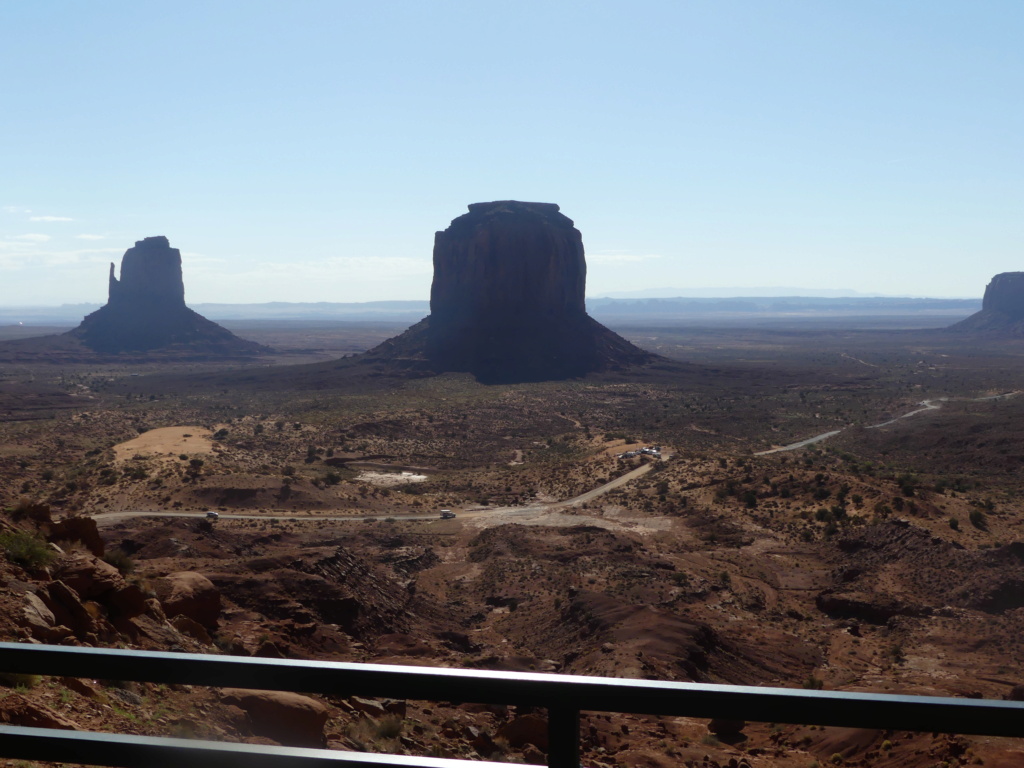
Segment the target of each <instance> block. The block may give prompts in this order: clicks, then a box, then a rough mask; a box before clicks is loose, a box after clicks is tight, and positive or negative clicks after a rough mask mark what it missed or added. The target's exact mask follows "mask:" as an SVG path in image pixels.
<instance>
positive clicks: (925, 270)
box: [0, 0, 1024, 305]
mask: <svg viewBox="0 0 1024 768" xmlns="http://www.w3.org/2000/svg"><path fill="white" fill-rule="evenodd" d="M1022 39H1024V3H1020V2H1018V0H1013V1H1012V2H1011V1H1009V0H1007V1H1004V2H999V1H992V2H973V1H968V0H964V1H963V2H944V1H943V0H931V1H930V2H927V3H923V2H895V3H894V2H889V1H887V2H872V1H867V2H856V3H840V2H834V3H833V2H810V0H806V1H804V2H786V1H785V0H779V1H778V2H752V1H751V0H746V1H745V2H732V1H731V0H715V1H714V2H712V1H711V0H708V1H707V2H682V1H680V2H633V3H630V4H629V5H628V6H627V5H626V4H625V3H618V2H617V3H611V2H601V1H600V0H597V1H592V2H560V3H559V2H533V1H532V0H517V2H515V3H500V4H499V3H489V2H480V0H474V1H470V0H466V1H464V2H463V1H460V2H444V1H438V2H434V1H431V2H423V1H422V0H420V1H419V2H387V1H386V0H384V1H382V2H375V3H366V2H360V3H355V2H326V1H319V0H307V1H305V2H303V1H302V0H298V1H296V2H290V3H287V4H285V3H279V2H260V1H259V0H250V1H248V2H232V3H225V2H216V1H215V0H214V1H212V2H202V3H199V2H189V1H187V0H181V1H179V2H175V3H149V2H141V3H140V2H114V1H104V0H96V2H89V3H83V2H80V0H75V1H74V2H71V1H67V2H62V1H57V0H53V1H50V0H39V2H32V3H25V2H20V3H19V2H8V3H2V4H0V67H2V72H3V73H4V74H3V78H2V80H0V98H2V105H3V107H2V118H0V141H2V145H3V162H2V166H0V305H24V304H60V303H78V302H102V301H104V300H105V298H106V269H107V267H106V265H107V263H108V262H110V261H111V260H118V261H119V259H120V256H121V254H122V253H123V252H124V250H125V249H126V248H128V247H130V246H131V245H132V244H133V243H134V241H135V240H138V239H141V238H143V237H146V236H149V235H157V234H163V235H166V236H168V237H169V238H170V240H171V244H172V245H174V246H175V247H178V248H180V249H181V250H182V253H183V257H184V263H185V286H186V297H187V299H188V300H189V301H190V302H193V303H198V302H209V301H226V302H262V301H275V300H277V301H368V300H379V299H417V298H426V297H427V296H428V293H429V285H430V277H431V261H430V256H431V248H432V245H433V233H434V231H435V230H438V229H443V228H444V227H446V226H447V224H448V222H449V221H450V220H451V219H453V218H454V217H456V216H458V215H460V214H461V213H463V212H464V211H465V206H466V205H467V204H468V203H471V202H476V201H483V200H495V199H508V198H514V199H520V200H539V201H545V202H556V203H558V204H559V205H561V207H562V211H563V212H564V213H565V214H566V215H568V216H569V217H570V218H572V219H573V220H574V221H575V222H576V225H577V227H578V228H579V229H580V231H581V232H582V233H583V240H584V244H585V246H586V249H587V259H588V267H589V280H588V295H591V296H600V295H605V294H607V293H608V292H613V291H628V290H640V289H649V288H706V287H717V286H729V287H754V286H797V287H813V288H822V289H838V288H845V289H852V290H856V291H861V292H865V293H880V294H891V295H929V296H979V295H980V294H981V292H982V291H983V290H984V286H985V284H986V283H987V282H988V280H989V278H990V277H991V276H992V275H993V274H995V273H998V272H1004V271H1015V270H1024V142H1022V140H1021V137H1022V136H1024V98H1022V97H1021V96H1022V94H1024V46H1022V45H1021V40H1022Z"/></svg>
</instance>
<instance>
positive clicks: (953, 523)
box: [949, 517, 960, 531]
mask: <svg viewBox="0 0 1024 768" xmlns="http://www.w3.org/2000/svg"><path fill="white" fill-rule="evenodd" d="M949 527H950V528H952V529H953V530H954V531H959V530H960V521H959V520H957V519H956V518H955V517H951V518H949Z"/></svg>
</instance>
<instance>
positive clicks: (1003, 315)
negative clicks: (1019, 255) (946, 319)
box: [946, 272, 1024, 336]
mask: <svg viewBox="0 0 1024 768" xmlns="http://www.w3.org/2000/svg"><path fill="white" fill-rule="evenodd" d="M946 330H949V331H959V332H963V333H987V334H993V335H1000V334H1001V335H1008V336H1024V272H1002V273H1000V274H998V275H996V276H995V277H993V278H992V280H991V282H989V284H988V285H987V286H986V287H985V298H984V299H982V302H981V311H980V312H975V313H974V314H973V315H971V316H970V317H968V318H967V319H966V320H961V321H960V322H959V323H956V324H954V325H951V326H949V328H947V329H946Z"/></svg>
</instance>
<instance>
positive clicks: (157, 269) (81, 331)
mask: <svg viewBox="0 0 1024 768" xmlns="http://www.w3.org/2000/svg"><path fill="white" fill-rule="evenodd" d="M68 335H70V336H73V337H76V338H78V339H79V340H81V341H82V342H83V343H84V344H85V345H86V346H88V347H91V348H92V349H93V350H95V351H97V352H103V353H121V352H149V351H154V350H162V349H176V350H182V349H190V350H193V351H195V352H198V353H211V354H229V355H239V354H241V355H251V354H258V353H259V352H260V351H262V349H263V348H262V347H261V346H260V345H259V344H256V343H254V342H251V341H245V340H243V339H240V338H238V337H237V336H235V335H234V334H233V333H231V332H230V331H229V330H227V329H226V328H222V327H221V326H219V325H217V324H216V323H214V322H211V321H209V320H207V319H206V318H205V317H203V316H202V315H200V314H198V313H196V312H193V311H192V310H191V309H189V308H188V307H186V306H185V284H184V281H183V279H182V274H181V252H180V251H179V250H178V249H177V248H171V244H170V242H168V240H167V238H166V237H162V236H160V237H147V238H145V239H144V240H139V241H138V242H136V243H135V247H134V248H129V249H128V250H127V251H125V254H124V256H123V257H122V259H121V279H120V280H118V279H117V277H115V276H114V265H113V264H111V265H110V288H109V298H108V300H107V303H106V304H105V305H104V306H103V307H101V308H100V309H98V310H96V311H95V312H93V313H92V314H90V315H88V316H86V318H85V319H84V320H82V323H81V325H79V326H78V327H77V328H76V329H74V330H73V331H69V333H68Z"/></svg>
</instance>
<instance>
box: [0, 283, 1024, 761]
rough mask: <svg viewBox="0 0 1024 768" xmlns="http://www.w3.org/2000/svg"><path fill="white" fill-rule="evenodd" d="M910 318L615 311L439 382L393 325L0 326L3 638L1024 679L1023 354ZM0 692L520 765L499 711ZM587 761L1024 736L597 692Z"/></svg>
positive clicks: (725, 674) (71, 720)
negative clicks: (689, 318) (108, 332)
mask: <svg viewBox="0 0 1024 768" xmlns="http://www.w3.org/2000/svg"><path fill="white" fill-rule="evenodd" d="M179 272H180V268H179ZM1019 298H1020V297H1017V300H1019ZM989 309H991V307H989ZM983 311H986V310H983ZM591 322H592V321H591ZM904 324H905V323H900V322H896V321H892V322H891V323H890V325H891V327H885V323H884V322H882V321H879V320H877V318H876V319H875V320H873V321H871V322H868V323H863V322H861V323H860V324H858V322H857V321H854V320H851V321H850V324H849V325H850V327H847V328H843V327H836V323H833V324H832V325H830V327H829V328H828V329H826V330H822V329H820V327H818V325H817V324H816V323H806V324H801V323H800V322H795V323H793V322H790V323H789V324H788V325H786V326H785V327H780V328H772V327H766V326H763V325H759V326H757V327H749V328H743V327H736V326H735V325H734V324H732V325H718V326H707V327H687V326H685V325H673V324H671V323H664V322H663V323H660V324H657V325H654V326H642V325H641V326H636V325H632V326H631V325H628V324H625V325H622V326H620V327H618V328H617V329H616V330H617V331H618V333H617V334H612V331H609V330H607V329H604V330H601V331H599V334H612V335H613V336H614V337H615V338H616V339H621V342H620V341H615V342H614V343H613V345H612V346H611V347H608V349H620V350H625V353H626V354H627V355H628V356H631V357H629V360H628V362H627V364H625V365H619V364H617V363H616V364H608V363H607V362H606V360H607V359H608V358H603V359H602V360H598V358H593V360H594V362H593V365H592V370H589V371H579V370H576V371H574V373H575V374H576V375H572V376H568V377H566V376H564V375H561V372H559V373H560V375H558V376H554V377H552V378H551V379H550V380H537V379H543V378H544V377H543V376H538V375H537V369H536V368H535V367H533V364H532V363H531V367H530V368H529V369H528V370H527V371H526V373H525V376H524V378H525V379H526V380H525V381H503V382H496V381H493V379H494V378H495V376H494V375H493V371H494V370H495V369H494V368H493V366H492V365H491V364H490V363H489V364H488V365H489V366H491V367H488V368H487V369H486V370H485V371H484V373H483V375H482V377H480V378H483V379H484V381H481V380H480V378H478V376H477V375H475V374H474V373H473V371H472V370H468V371H461V372H460V371H455V372H444V371H438V370H431V369H430V366H431V365H434V363H433V362H432V358H431V357H430V353H429V351H428V352H427V353H426V354H425V355H423V356H420V357H416V355H417V354H418V353H416V352H415V350H412V351H410V345H411V343H412V342H409V341H408V338H409V337H408V335H407V336H403V337H399V338H400V339H404V341H400V343H398V344H395V343H394V342H391V341H388V339H389V338H390V337H392V336H394V334H395V328H394V326H393V325H389V324H387V323H383V324H377V325H374V324H372V323H370V324H367V323H361V324H359V325H358V327H356V328H353V327H352V326H351V325H349V324H346V323H336V324H331V323H323V324H320V325H318V326H316V327H312V328H311V327H309V326H306V325H303V326H294V325H288V324H282V325H278V326H276V327H275V326H274V325H272V324H269V325H268V324H266V323H260V324H256V325H252V326H250V327H248V328H247V329H246V331H247V332H246V333H245V334H244V338H245V339H246V343H248V344H249V345H250V346H249V347H248V348H249V349H251V350H257V351H258V354H256V355H254V356H253V357H252V359H251V360H237V359H229V360H227V361H225V360H222V359H219V358H218V357H217V356H211V355H210V354H208V353H207V351H206V350H204V349H200V350H199V352H198V353H197V354H196V355H194V356H191V357H190V356H188V355H187V354H184V353H183V351H182V348H181V347H180V345H179V346H176V347H175V348H174V349H173V350H172V352H170V353H167V354H165V353H164V352H162V351H161V350H159V349H157V350H149V351H147V352H145V353H134V354H133V355H132V356H130V357H127V358H122V359H121V360H119V361H112V360H110V359H109V353H108V352H107V351H104V352H103V354H102V355H101V356H99V357H97V358H94V359H90V358H89V353H88V351H82V349H81V348H77V349H78V351H77V352H76V353H75V355H74V356H72V355H70V354H69V353H68V351H67V350H68V348H67V347H66V346H62V347H61V349H62V350H63V351H61V352H57V353H54V354H53V356H52V358H48V357H47V355H48V354H49V353H48V351H47V350H48V349H52V348H53V346H52V345H53V344H54V343H53V342H51V341H48V339H49V338H55V337H43V338H42V339H41V340H40V339H38V338H34V337H31V336H29V337H28V338H27V339H25V338H19V339H17V340H14V341H9V342H5V343H4V344H3V345H0V346H2V347H3V349H2V350H0V355H7V356H8V358H7V359H8V360H9V361H10V362H9V364H8V365H5V367H4V369H3V371H2V374H0V375H2V381H0V467H2V474H0V478H2V485H0V495H2V499H3V503H4V505H5V507H6V511H5V513H4V519H3V523H2V528H3V533H2V534H0V546H2V547H3V552H4V553H5V558H4V561H3V565H2V568H3V571H2V577H0V578H2V587H0V600H2V602H3V609H2V611H0V621H2V624H0V630H2V636H3V639H5V640H19V639H20V640H23V641H29V642H45V643H63V644H72V645H76V644H80V645H94V646H116V647H125V648H141V649H159V650H172V651H187V652H193V653H214V654H236V655H253V656H264V657H273V658H304V659H325V660H344V661H356V662H375V663H384V664H415V665H441V666H456V667H467V668H478V669H495V670H534V671H546V672H561V673H574V674H584V675H602V676H613V677H625V678H646V679H658V680H675V681H698V682H715V683H726V684H744V685H773V686H784V687H797V688H799V687H804V688H812V689H825V690H844V691H875V692H888V693H910V694H922V695H942V696H959V697H975V698H977V697H983V698H1013V699H1017V698H1020V697H1021V696H1024V693H1022V691H1024V687H1022V686H1024V679H1021V676H1020V674H1019V669H1020V665H1021V662H1022V651H1021V647H1020V643H1019V637H1020V634H1021V632H1022V631H1024V586H1022V585H1024V549H1022V547H1024V545H1022V543H1021V530H1020V529H1021V525H1022V524H1024V509H1022V507H1021V502H1020V493H1021V488H1022V485H1024V476H1022V469H1021V468H1022V466H1024V464H1022V461H1021V460H1022V454H1021V449H1020V446H1021V444H1022V442H1021V438H1022V436H1021V434H1019V431H1020V426H1019V425H1020V424H1022V423H1024V419H1022V417H1024V413H1021V412H1022V411H1024V394H1022V392H1021V390H1020V389H1018V387H1019V385H1020V382H1021V380H1022V373H1024V354H1022V353H1024V342H1022V341H1021V340H1020V339H1019V338H1018V337H1016V336H1015V335H1013V334H1012V333H1005V332H998V333H992V332H991V331H988V330H986V329H984V328H980V327H977V326H978V325H979V324H978V323H977V321H975V322H974V325H973V326H972V327H970V328H968V329H967V330H966V331H965V330H963V329H961V328H959V327H954V328H953V329H951V330H946V329H943V328H929V329H923V330H916V331H915V330H908V329H907V328H905V327H903V325H904ZM595 325H596V323H595ZM865 325H867V326H868V327H866V328H865V327H864V326H865ZM879 325H881V326H882V327H878V326H879ZM566 327H571V328H583V327H589V326H584V325H578V326H566ZM572 332H574V333H575V332H577V331H572ZM587 332H589V331H587ZM459 333H463V332H462V331H459ZM10 335H11V336H24V335H25V334H24V333H23V332H21V331H20V330H19V331H17V332H12V333H11V334H10ZM56 338H62V337H56ZM601 338H605V337H604V336H602V337H601ZM415 343H418V342H415ZM567 343H571V342H567ZM61 344H62V345H63V344H65V342H61ZM467 345H468V347H469V348H472V347H473V345H477V346H479V342H476V341H472V342H467ZM58 346H60V345H58ZM396 348H399V352H398V353H394V352H393V350H394V349H396ZM637 349H643V350H646V352H645V353H644V354H645V355H646V357H642V356H638V355H637V354H636V353H635V352H633V350H637ZM343 350H344V351H343ZM357 353H358V354H357ZM611 354H617V353H611ZM413 358H415V361H414V364H413V363H410V362H409V361H410V360H413ZM396 361H397V362H396ZM513 362H514V361H513ZM297 363H298V364H297ZM456 367H460V366H456ZM510 371H512V374H510ZM501 377H503V378H506V379H508V378H515V376H514V369H510V368H508V367H505V368H502V369H501ZM442 510H450V511H451V512H452V513H454V514H453V515H445V516H442V515H441V511H442ZM5 683H6V685H7V686H9V687H7V688H6V689H5V690H4V691H3V695H2V697H0V718H2V719H3V720H4V721H5V722H9V723H15V724H32V725H44V726H47V727H56V728H81V729H90V730H112V731H118V732H122V733H140V734H163V735H179V736H189V737H200V738H210V739H217V740H241V741H249V742H252V743H280V744H289V745H300V746H326V747H327V748H329V749H342V750H356V751H378V752H391V753H407V754H420V755H434V756H449V757H461V758H467V759H490V760H497V761H507V762H526V763H534V764H536V763H543V762H544V761H545V759H546V755H545V753H546V749H547V743H546V740H547V735H546V730H545V727H544V723H545V719H544V713H543V711H530V710H528V709H524V708H522V707H520V708H516V707H491V706H488V707H483V706H476V705H458V704H450V705H445V704H443V703H442V704H437V703H433V702H415V701H397V700H377V699H365V698H360V697H348V698H341V697H333V698H322V699H314V698H309V697H301V696H299V697H294V698H295V699H298V700H297V701H296V700H287V697H285V696H283V695H278V696H277V697H276V698H275V695H274V694H259V695H257V694H246V693H244V692H239V691H218V690H215V689H202V688H196V687H191V686H169V687H168V686H166V685H155V684H139V683H124V682H120V683H119V682H118V681H92V680H81V679H71V678H59V679H58V678H52V679H47V678H38V677H33V676H29V675H22V676H18V675H7V676H6V677H5ZM261 696H262V698H261ZM268 697H269V699H270V702H269V703H268ZM274 707H278V708H282V707H283V708H284V709H283V710H274V709H273V708H274ZM267 711H286V712H287V713H288V715H287V717H276V716H275V717H268V716H267V714H266V713H267ZM582 749H583V756H584V758H583V759H584V764H586V765H592V766H666V767H667V766H677V765H686V766H722V767H724V766H750V768H756V767H758V766H779V767H780V768H789V767H790V766H793V767H794V768H796V767H799V768H809V766H812V765H825V764H835V765H851V766H893V767H896V766H901V767H902V766H935V765H945V766H957V765H987V766H1005V767H1007V768H1008V767H1009V766H1016V765H1020V764H1021V761H1022V760H1024V748H1022V747H1021V745H1020V744H1019V743H1017V742H1016V741H1013V740H1007V739H1001V738H982V737H965V736H955V737H954V736H939V735H932V734H920V733H915V734H912V733H905V732H885V731H864V730H857V729H840V728H820V727H815V726H793V725H783V724H773V723H742V722H720V721H714V722H709V721H707V720H700V719H691V718H645V717H640V716H632V715H614V716H610V715H604V714H589V715H588V714H587V713H584V723H583V728H582ZM12 764H13V763H12Z"/></svg>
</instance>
